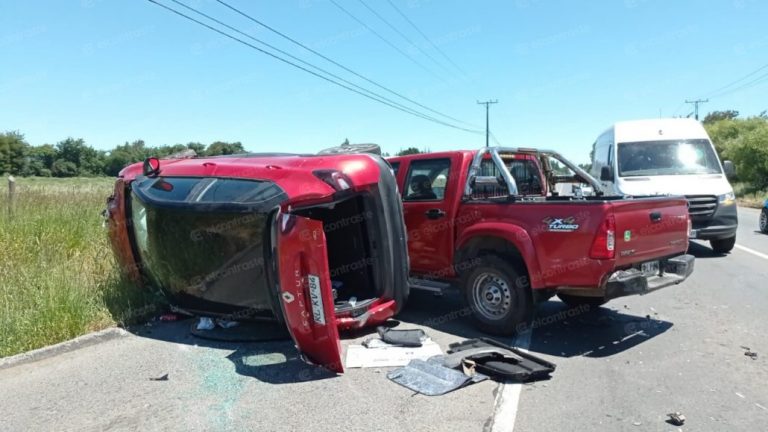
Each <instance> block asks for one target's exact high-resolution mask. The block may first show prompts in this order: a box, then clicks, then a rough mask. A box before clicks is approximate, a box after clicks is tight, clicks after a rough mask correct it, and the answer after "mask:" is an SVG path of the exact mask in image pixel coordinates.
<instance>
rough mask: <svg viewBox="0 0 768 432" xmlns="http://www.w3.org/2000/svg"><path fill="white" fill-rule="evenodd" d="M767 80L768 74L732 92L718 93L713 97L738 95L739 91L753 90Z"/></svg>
mask: <svg viewBox="0 0 768 432" xmlns="http://www.w3.org/2000/svg"><path fill="white" fill-rule="evenodd" d="M766 78H768V73H764V74H762V75H760V76H758V77H757V78H755V79H753V80H752V81H749V82H746V83H744V84H742V85H740V86H738V87H736V88H734V89H730V90H726V91H725V92H721V93H718V94H716V95H714V96H713V97H723V96H726V95H729V94H732V93H736V92H737V91H740V90H746V89H748V88H752V87H754V86H756V85H758V84H761V83H762V82H763V81H765V80H766Z"/></svg>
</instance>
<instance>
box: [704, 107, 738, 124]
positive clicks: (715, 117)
mask: <svg viewBox="0 0 768 432" xmlns="http://www.w3.org/2000/svg"><path fill="white" fill-rule="evenodd" d="M738 116H739V112H738V111H736V110H725V111H712V112H711V113H709V114H707V116H706V117H704V121H703V122H702V123H704V124H709V123H714V122H717V121H720V120H733V119H735V118H736V117H738Z"/></svg>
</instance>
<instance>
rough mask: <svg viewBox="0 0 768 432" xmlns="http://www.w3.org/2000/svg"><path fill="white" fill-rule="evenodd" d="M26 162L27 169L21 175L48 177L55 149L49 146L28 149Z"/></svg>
mask: <svg viewBox="0 0 768 432" xmlns="http://www.w3.org/2000/svg"><path fill="white" fill-rule="evenodd" d="M27 160H28V163H27V168H26V170H25V171H24V173H23V175H25V176H39V177H50V176H51V175H52V172H51V168H52V167H53V162H54V161H55V160H56V148H55V147H54V146H52V145H50V144H43V145H41V146H33V147H30V148H29V151H28V152H27Z"/></svg>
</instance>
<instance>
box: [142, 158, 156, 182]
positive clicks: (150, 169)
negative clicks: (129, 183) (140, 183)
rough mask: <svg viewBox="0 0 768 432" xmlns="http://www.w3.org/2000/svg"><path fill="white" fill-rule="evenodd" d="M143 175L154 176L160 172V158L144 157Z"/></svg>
mask: <svg viewBox="0 0 768 432" xmlns="http://www.w3.org/2000/svg"><path fill="white" fill-rule="evenodd" d="M143 171H144V175H145V176H147V177H154V176H156V175H157V174H158V173H159V172H160V159H158V158H156V157H148V158H146V159H144V170H143Z"/></svg>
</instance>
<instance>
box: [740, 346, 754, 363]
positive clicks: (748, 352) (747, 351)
mask: <svg viewBox="0 0 768 432" xmlns="http://www.w3.org/2000/svg"><path fill="white" fill-rule="evenodd" d="M741 349H743V350H744V355H745V356H747V357H749V358H751V359H752V360H757V353H756V352H755V351H752V349H751V348H749V347H748V346H744V345H742V346H741Z"/></svg>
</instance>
